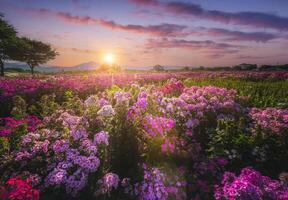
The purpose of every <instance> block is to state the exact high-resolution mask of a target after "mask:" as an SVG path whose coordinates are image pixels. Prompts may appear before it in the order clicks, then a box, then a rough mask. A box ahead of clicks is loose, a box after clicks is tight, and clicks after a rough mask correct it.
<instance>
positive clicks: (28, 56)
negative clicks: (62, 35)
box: [17, 37, 58, 74]
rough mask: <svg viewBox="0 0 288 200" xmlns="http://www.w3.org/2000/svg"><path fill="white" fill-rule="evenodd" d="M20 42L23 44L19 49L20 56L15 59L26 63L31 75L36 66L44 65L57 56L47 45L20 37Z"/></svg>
mask: <svg viewBox="0 0 288 200" xmlns="http://www.w3.org/2000/svg"><path fill="white" fill-rule="evenodd" d="M21 42H22V43H23V44H22V45H21V47H20V54H19V55H18V58H17V59H18V60H19V61H22V62H26V63H27V65H28V66H29V67H30V69H31V72H32V74H33V73H34V68H35V67H36V66H39V65H41V64H44V63H46V62H48V61H49V60H52V59H54V58H55V57H56V56H57V55H58V53H57V52H56V51H55V50H54V49H53V48H52V47H51V46H50V45H49V44H46V43H43V42H41V41H38V40H33V39H30V38H26V37H22V38H21Z"/></svg>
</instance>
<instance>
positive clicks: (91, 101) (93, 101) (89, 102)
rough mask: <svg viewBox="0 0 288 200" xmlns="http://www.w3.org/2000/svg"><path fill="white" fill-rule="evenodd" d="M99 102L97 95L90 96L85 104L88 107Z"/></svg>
mask: <svg viewBox="0 0 288 200" xmlns="http://www.w3.org/2000/svg"><path fill="white" fill-rule="evenodd" d="M97 102H98V97H97V96H95V95H92V96H89V97H88V98H87V99H86V100H85V101H84V104H85V106H86V107H90V106H95V105H96V104H97Z"/></svg>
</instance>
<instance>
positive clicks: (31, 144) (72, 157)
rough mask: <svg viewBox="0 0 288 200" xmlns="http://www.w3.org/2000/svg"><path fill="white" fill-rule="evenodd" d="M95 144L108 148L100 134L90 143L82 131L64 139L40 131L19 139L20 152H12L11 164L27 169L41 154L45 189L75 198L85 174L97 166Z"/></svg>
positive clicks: (53, 133)
mask: <svg viewBox="0 0 288 200" xmlns="http://www.w3.org/2000/svg"><path fill="white" fill-rule="evenodd" d="M99 144H105V145H108V134H107V133H106V132H104V131H102V132H100V133H97V134H95V136H94V140H91V139H89V138H88V133H87V132H86V129H84V128H81V129H72V130H71V131H70V133H69V134H68V135H65V134H63V133H60V132H56V131H53V130H47V129H44V130H40V131H38V132H35V133H29V134H27V135H25V136H23V137H22V149H21V150H20V151H18V152H16V154H15V160H16V161H19V162H21V163H22V165H29V163H32V162H33V161H35V159H36V160H37V159H39V156H43V154H44V157H43V159H45V160H46V161H47V166H46V169H44V170H45V171H47V176H46V177H45V187H49V186H60V185H64V186H65V188H66V191H67V193H70V194H72V195H77V193H78V192H79V191H80V190H81V189H83V188H84V187H85V186H86V184H87V182H88V177H89V174H90V173H93V172H95V171H97V170H98V168H99V166H100V159H99V158H98V156H97V149H98V145H99Z"/></svg>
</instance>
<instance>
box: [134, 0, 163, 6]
mask: <svg viewBox="0 0 288 200" xmlns="http://www.w3.org/2000/svg"><path fill="white" fill-rule="evenodd" d="M130 1H131V2H132V3H135V4H138V5H157V4H158V0H130Z"/></svg>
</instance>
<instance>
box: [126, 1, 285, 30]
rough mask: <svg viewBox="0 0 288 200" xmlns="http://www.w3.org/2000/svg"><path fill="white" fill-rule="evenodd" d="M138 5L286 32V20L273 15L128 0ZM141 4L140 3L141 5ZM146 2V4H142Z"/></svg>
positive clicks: (192, 5) (191, 4) (182, 4)
mask: <svg viewBox="0 0 288 200" xmlns="http://www.w3.org/2000/svg"><path fill="white" fill-rule="evenodd" d="M130 1H132V2H133V3H135V4H138V5H146V6H154V7H159V8H161V9H164V10H165V11H167V12H168V13H171V14H174V15H182V16H183V15H184V16H185V15H186V16H191V17H197V18H200V19H204V20H211V21H215V22H220V23H225V24H235V25H244V26H250V27H257V28H271V29H276V30H280V31H287V30H288V18H287V17H281V16H278V15H274V14H269V13H262V12H235V13H233V12H226V11H220V10H208V9H204V8H202V7H201V6H200V5H197V4H194V3H189V2H176V1H171V2H168V3H166V2H165V3H164V2H163V3H162V2H160V1H157V0H153V1H152V2H153V3H152V2H151V3H148V2H150V1H147V0H146V1H144V0H142V1H141V0H130ZM141 2H142V3H141ZM143 2H146V3H143Z"/></svg>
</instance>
